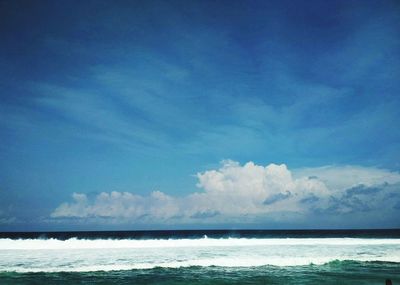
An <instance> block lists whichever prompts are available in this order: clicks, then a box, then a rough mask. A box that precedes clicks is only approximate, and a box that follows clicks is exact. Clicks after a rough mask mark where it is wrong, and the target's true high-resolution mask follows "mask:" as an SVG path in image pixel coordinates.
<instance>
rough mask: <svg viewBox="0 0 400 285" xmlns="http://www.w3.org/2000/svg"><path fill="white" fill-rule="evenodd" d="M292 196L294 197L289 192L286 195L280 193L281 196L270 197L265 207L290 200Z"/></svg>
mask: <svg viewBox="0 0 400 285" xmlns="http://www.w3.org/2000/svg"><path fill="white" fill-rule="evenodd" d="M291 195H292V193H290V192H289V191H287V192H286V194H283V193H279V194H275V195H271V196H270V197H268V198H267V199H265V201H264V203H263V204H264V205H272V204H274V203H276V202H279V201H282V200H285V199H287V198H289V197H290V196H291Z"/></svg>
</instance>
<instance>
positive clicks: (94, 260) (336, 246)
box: [0, 237, 400, 272]
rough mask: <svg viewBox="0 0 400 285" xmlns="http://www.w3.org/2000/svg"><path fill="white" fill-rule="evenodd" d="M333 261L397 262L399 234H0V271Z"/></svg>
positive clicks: (74, 270) (285, 264)
mask: <svg viewBox="0 0 400 285" xmlns="http://www.w3.org/2000/svg"><path fill="white" fill-rule="evenodd" d="M334 260H339V261H341V260H356V261H387V262H399V263H400V239H361V238H271V239H267V238H264V239H256V238H250V239H249V238H221V239H215V238H207V237H204V238H201V239H160V240H157V239H147V240H131V239H123V240H112V239H97V240H80V239H76V238H73V239H69V240H65V241H62V240H57V239H20V240H11V239H0V272H1V271H15V272H62V271H68V272H83V271H111V270H132V269H151V268H155V267H164V268H179V267H188V266H203V267H204V266H224V267H253V266H265V265H272V266H299V265H308V264H316V265H319V264H325V263H328V262H331V261H334Z"/></svg>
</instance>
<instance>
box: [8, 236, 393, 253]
mask: <svg viewBox="0 0 400 285" xmlns="http://www.w3.org/2000/svg"><path fill="white" fill-rule="evenodd" d="M294 245H340V246H354V245H400V239H361V238H271V239H268V238H264V239H257V238H220V239H215V238H208V237H204V238H201V239H144V240H135V239H119V240H116V239H94V240H90V239H77V238H71V239H68V240H58V239H17V240H13V239H0V250H5V249H14V250H19V249H21V250H36V249H105V248H107V249H112V248H180V247H231V246H237V247H241V246H294Z"/></svg>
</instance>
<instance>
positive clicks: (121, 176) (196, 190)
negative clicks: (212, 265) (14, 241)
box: [0, 0, 400, 231]
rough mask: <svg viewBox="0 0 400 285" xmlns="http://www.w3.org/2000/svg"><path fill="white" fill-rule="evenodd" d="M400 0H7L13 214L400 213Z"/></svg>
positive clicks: (321, 217) (17, 223)
mask: <svg viewBox="0 0 400 285" xmlns="http://www.w3.org/2000/svg"><path fill="white" fill-rule="evenodd" d="M399 35H400V5H399V2H398V1H389V0H383V1H372V0H366V1H361V0H359V1H351V0H350V1H349V0H346V1H322V0H321V1H314V0H311V1H285V0H284V1H256V0H254V1H239V0H237V1H223V0H219V1H153V0H149V1H101V0H98V1H90V0H88V1H74V0H72V1H43V0H36V1H28V0H23V1H22V0H13V1H11V0H3V1H0V231H32V230H114V229H116V230H117V229H124V230H136V229H199V228H228V229H229V228H247V229H249V228H265V229H286V228H288V229H290V228H297V229H299V228H300V229H301V228H396V227H397V228H398V227H400V219H399V216H400V128H399V126H400V97H399V95H400V94H399V91H400V80H399V78H400V37H399Z"/></svg>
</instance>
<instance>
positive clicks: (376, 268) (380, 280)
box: [0, 261, 400, 285]
mask: <svg viewBox="0 0 400 285" xmlns="http://www.w3.org/2000/svg"><path fill="white" fill-rule="evenodd" d="M387 278H390V279H391V280H392V281H393V284H400V265H399V264H398V263H385V262H353V261H342V262H340V261H333V262H330V263H328V264H324V265H307V266H293V267H276V266H260V267H245V268H242V267H241V268H226V267H199V266H197V267H187V268H154V269H145V270H141V269H140V270H120V271H108V272H104V271H98V272H58V273H42V272H41V273H15V272H9V273H4V272H3V273H0V281H1V282H0V283H1V284H199V285H200V284H385V279H387Z"/></svg>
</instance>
